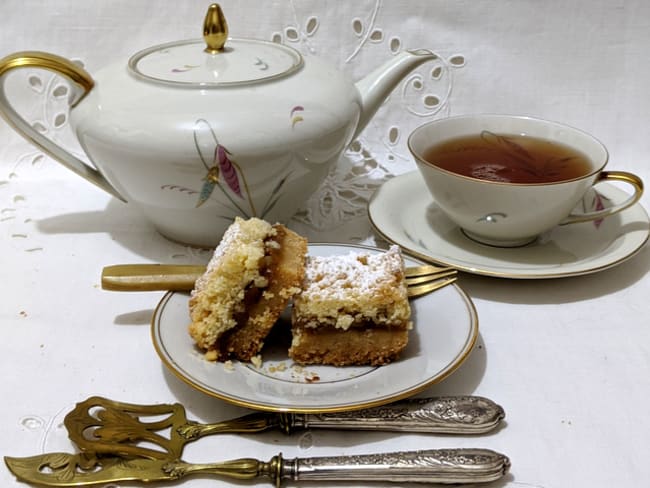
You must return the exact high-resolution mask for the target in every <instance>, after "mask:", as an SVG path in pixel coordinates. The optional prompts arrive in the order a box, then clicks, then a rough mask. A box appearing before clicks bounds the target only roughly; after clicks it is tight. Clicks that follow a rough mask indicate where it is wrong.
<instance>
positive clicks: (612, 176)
mask: <svg viewBox="0 0 650 488" xmlns="http://www.w3.org/2000/svg"><path fill="white" fill-rule="evenodd" d="M603 181H621V182H623V183H627V184H629V185H632V188H633V189H634V193H632V195H630V196H629V197H628V198H627V199H626V200H624V201H623V202H621V203H618V204H616V205H612V206H611V207H608V208H605V209H603V210H598V211H596V212H587V213H582V214H574V213H572V214H570V215H569V216H568V217H567V218H566V219H564V220H563V221H562V222H560V225H565V224H576V223H579V222H589V221H591V220H598V219H603V218H605V217H609V216H610V215H614V214H616V213H618V212H621V211H623V210H625V209H626V208H629V207H631V206H632V205H634V204H635V203H636V202H638V201H639V199H640V198H641V195H642V194H643V180H641V178H639V177H638V176H637V175H635V174H632V173H628V172H627V171H602V172H601V173H600V175H599V176H598V179H597V180H596V182H595V183H594V184H598V183H602V182H603Z"/></svg>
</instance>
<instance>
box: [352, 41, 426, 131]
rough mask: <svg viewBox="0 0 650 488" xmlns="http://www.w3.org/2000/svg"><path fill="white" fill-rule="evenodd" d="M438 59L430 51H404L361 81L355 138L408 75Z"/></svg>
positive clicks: (358, 87)
mask: <svg viewBox="0 0 650 488" xmlns="http://www.w3.org/2000/svg"><path fill="white" fill-rule="evenodd" d="M436 58H437V56H436V54H434V53H433V52H432V51H429V50H428V49H415V50H412V51H404V52H402V53H400V54H398V55H397V56H395V57H394V58H393V59H391V60H390V61H388V62H386V63H384V64H383V65H382V66H379V67H378V68H377V69H375V70H374V71H373V72H371V73H370V74H368V75H366V77H365V78H363V79H361V80H359V81H358V82H357V83H356V87H357V90H358V91H359V93H360V94H361V116H360V118H359V122H358V124H357V129H356V131H355V133H354V138H356V137H357V136H358V135H359V134H360V133H361V131H363V129H364V128H365V127H366V125H367V124H368V122H369V121H370V119H371V118H372V116H373V115H375V112H377V110H378V109H379V107H380V106H381V104H382V103H383V102H384V100H386V98H387V97H388V95H389V94H390V92H392V91H393V90H394V89H395V87H396V86H397V85H398V84H399V83H400V81H402V80H403V79H404V78H405V77H406V75H407V74H409V73H410V72H411V71H413V70H414V69H415V68H417V67H418V66H420V65H421V64H423V63H426V62H427V61H432V60H434V59H436ZM354 138H353V139H354Z"/></svg>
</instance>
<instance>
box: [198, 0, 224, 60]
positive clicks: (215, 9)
mask: <svg viewBox="0 0 650 488" xmlns="http://www.w3.org/2000/svg"><path fill="white" fill-rule="evenodd" d="M203 39H205V43H206V44H207V45H208V46H207V47H206V48H205V49H204V51H205V52H206V53H210V54H216V53H218V52H219V51H223V46H224V45H225V44H226V39H228V24H227V23H226V18H225V17H224V16H223V12H222V11H221V7H220V6H219V4H218V3H213V4H212V5H210V7H209V8H208V13H207V14H205V20H204V21H203Z"/></svg>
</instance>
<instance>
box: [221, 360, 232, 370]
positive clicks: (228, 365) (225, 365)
mask: <svg viewBox="0 0 650 488" xmlns="http://www.w3.org/2000/svg"><path fill="white" fill-rule="evenodd" d="M223 369H225V370H226V371H234V370H235V365H234V364H233V362H232V361H231V360H230V359H229V360H228V361H225V362H224V363H223Z"/></svg>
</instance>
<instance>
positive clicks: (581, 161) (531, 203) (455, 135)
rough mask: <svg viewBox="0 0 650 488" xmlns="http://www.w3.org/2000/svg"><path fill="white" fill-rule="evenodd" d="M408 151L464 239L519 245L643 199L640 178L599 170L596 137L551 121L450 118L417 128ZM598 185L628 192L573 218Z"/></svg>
mask: <svg viewBox="0 0 650 488" xmlns="http://www.w3.org/2000/svg"><path fill="white" fill-rule="evenodd" d="M536 145H537V146H536ZM408 146H409V150H410V151H411V153H412V154H413V156H414V157H415V160H416V162H417V165H418V168H419V170H420V172H421V174H422V176H423V178H424V181H425V182H426V185H427V187H428V189H429V191H430V192H431V195H432V196H433V198H434V200H435V202H436V204H437V205H438V206H439V207H440V209H441V210H442V211H443V212H444V213H445V214H446V215H447V216H448V217H449V218H450V219H451V220H452V221H453V222H454V223H456V224H457V225H458V226H459V227H460V228H461V229H462V230H463V232H464V233H465V234H466V235H467V236H468V237H469V238H471V239H473V240H476V241H478V242H480V243H483V244H488V245H492V246H500V247H516V246H522V245H525V244H528V243H530V242H532V241H534V240H535V239H536V238H537V237H538V236H539V235H540V234H543V233H544V232H546V231H548V230H550V229H552V228H553V227H555V226H557V225H564V224H572V223H577V222H586V221H590V220H596V219H603V218H605V217H609V216H611V215H614V214H616V213H618V212H620V211H622V210H625V209H626V208H628V207H630V206H631V205H633V204H635V203H636V202H637V201H638V200H639V198H640V197H641V194H642V193H643V182H642V180H641V178H639V177H638V176H636V175H634V174H632V173H629V172H624V171H605V170H604V167H605V165H606V164H607V161H608V153H607V149H606V148H605V146H603V144H601V143H600V142H599V141H598V140H597V139H595V138H594V137H592V136H590V135H589V134H587V133H585V132H583V131H580V130H578V129H575V128H573V127H569V126H566V125H564V124H560V123H557V122H551V121H547V120H542V119H536V118H531V117H525V116H510V115H466V116H456V117H449V118H445V119H440V120H435V121H432V122H429V123H426V124H424V125H422V126H420V127H418V128H417V129H415V131H414V132H413V133H412V134H411V135H410V137H409V140H408ZM487 158H496V159H495V160H492V159H487ZM462 173H464V174H462ZM527 175H530V178H529V176H527ZM603 181H622V182H625V183H628V184H630V185H631V186H632V188H633V193H632V194H631V195H630V196H629V197H628V198H626V199H625V200H624V201H623V202H614V203H613V204H612V205H611V206H609V207H608V208H605V209H602V210H598V211H592V212H586V213H572V212H573V211H574V209H575V207H576V205H577V204H578V202H579V201H580V200H581V199H582V198H583V196H584V195H585V193H586V192H587V191H588V190H590V189H591V188H592V187H593V186H594V185H595V184H597V183H600V182H603Z"/></svg>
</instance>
